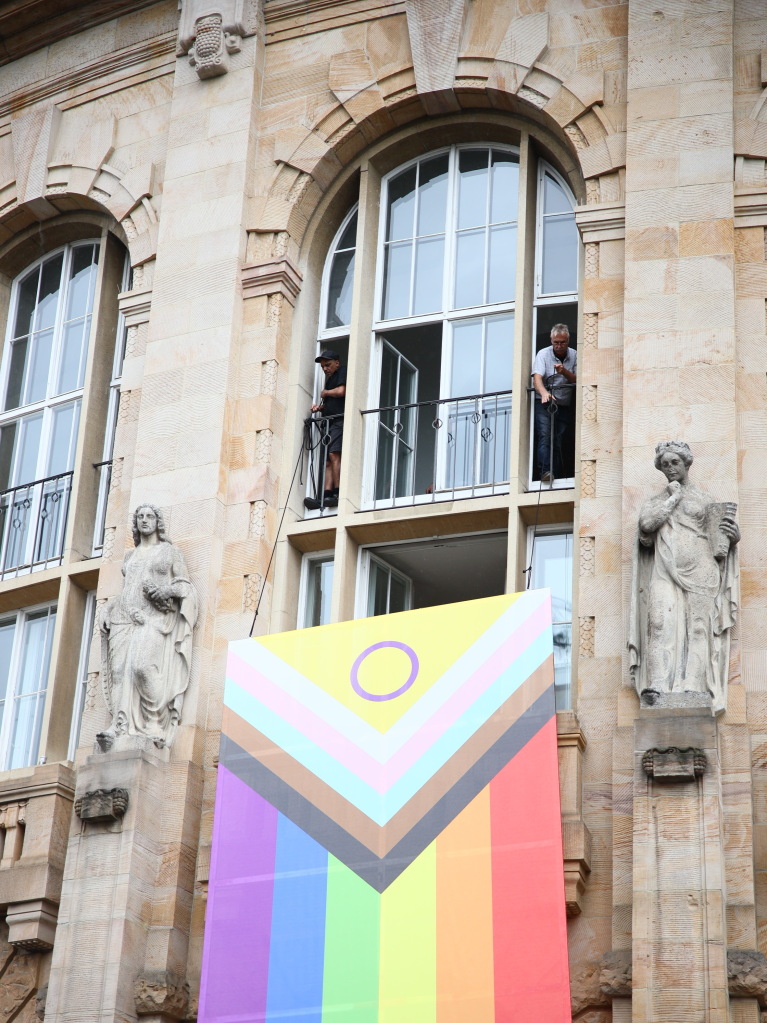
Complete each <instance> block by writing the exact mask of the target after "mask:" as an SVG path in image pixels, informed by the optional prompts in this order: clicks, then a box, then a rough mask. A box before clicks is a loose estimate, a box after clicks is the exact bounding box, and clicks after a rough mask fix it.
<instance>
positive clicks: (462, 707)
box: [227, 602, 550, 793]
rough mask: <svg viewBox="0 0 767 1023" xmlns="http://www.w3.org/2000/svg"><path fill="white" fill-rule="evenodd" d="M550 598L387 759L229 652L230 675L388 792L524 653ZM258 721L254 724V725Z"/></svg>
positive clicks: (545, 621)
mask: <svg viewBox="0 0 767 1023" xmlns="http://www.w3.org/2000/svg"><path fill="white" fill-rule="evenodd" d="M549 621H550V612H549V605H548V602H544V603H543V604H541V605H540V606H539V607H537V608H536V609H535V610H534V611H533V612H532V613H531V614H530V616H529V618H526V619H525V621H524V622H521V623H520V624H519V626H518V627H517V629H516V630H515V631H514V633H513V634H512V635H511V636H510V637H509V638H508V639H507V640H506V641H505V642H504V643H502V644H501V646H500V647H498V649H497V650H496V651H495V652H494V653H493V654H491V655H490V657H489V658H488V659H487V660H486V661H484V662H483V664H481V665H479V666H478V667H477V668H476V669H475V670H474V672H473V673H472V674H471V675H470V676H469V678H468V679H467V680H466V681H465V682H463V683H462V684H461V686H460V687H459V689H458V690H457V691H456V692H454V693H453V694H452V695H451V696H450V697H448V699H447V700H445V702H444V704H443V705H442V706H441V707H439V708H438V709H437V710H436V711H435V712H434V714H433V715H432V716H431V717H430V718H429V723H428V728H425V727H424V728H420V729H419V730H418V731H417V732H416V733H415V735H413V736H411V738H410V739H408V740H407V741H406V742H405V743H404V744H403V745H402V746H401V747H400V749H398V750H397V751H396V752H395V753H394V754H392V756H391V758H390V759H389V760H388V761H387V762H386V763H385V764H383V765H382V764H380V763H379V762H378V761H377V760H376V759H375V758H374V757H371V756H370V755H369V754H368V753H367V752H366V751H365V750H364V749H362V748H360V747H359V746H358V745H357V744H356V743H355V742H353V741H351V740H350V739H348V738H347V737H346V736H345V735H344V734H343V733H342V732H339V731H338V730H337V729H335V728H333V726H332V725H330V724H328V722H327V721H324V720H323V719H322V718H319V717H317V715H316V714H315V713H314V712H313V711H311V710H310V709H309V708H308V707H305V706H304V705H303V704H301V703H299V702H298V700H296V698H295V697H293V696H291V695H290V694H289V693H286V692H285V690H284V689H281V688H280V687H279V685H278V684H277V683H275V681H274V680H273V679H270V678H268V677H267V676H266V675H263V674H262V673H261V672H259V671H258V669H256V668H254V667H253V666H252V665H250V664H248V663H247V662H245V661H242V660H241V659H240V658H239V657H237V656H236V655H235V654H233V653H231V652H230V655H229V661H228V666H227V675H228V677H229V678H230V679H231V680H232V681H233V682H234V683H236V684H237V685H238V686H240V687H241V688H242V689H244V690H245V691H246V692H248V693H250V694H251V695H252V696H254V697H255V698H256V699H258V700H259V701H261V702H262V703H263V704H265V705H266V706H267V707H268V708H269V709H270V710H272V711H274V713H275V714H279V715H280V717H282V718H283V719H284V720H285V721H287V722H288V723H289V724H290V725H292V726H293V727H294V728H297V729H298V730H299V731H300V732H301V733H302V734H303V735H305V736H306V738H307V739H308V740H309V741H310V742H312V743H314V744H315V745H317V746H319V747H320V749H323V750H325V752H326V753H329V754H330V755H331V756H332V757H334V758H335V759H336V760H337V761H338V762H339V763H340V764H342V765H343V766H344V767H346V768H347V769H348V770H350V771H352V772H353V773H354V774H356V775H357V777H359V778H360V779H361V780H362V781H364V782H366V783H367V784H368V785H370V787H371V788H373V789H374V790H375V791H376V792H379V793H384V792H386V791H387V790H388V789H389V788H390V787H391V786H392V785H393V784H394V783H395V782H397V781H398V780H399V779H400V778H401V777H402V776H403V775H404V774H405V773H406V772H407V771H408V770H410V768H411V767H412V766H413V764H415V763H416V762H417V761H418V760H419V759H420V758H421V757H422V756H423V755H424V753H426V752H427V750H428V749H429V748H430V747H431V746H433V745H434V743H435V742H436V741H437V740H438V739H439V738H441V737H442V735H444V733H445V732H446V731H447V730H448V729H449V728H451V727H452V726H453V725H454V724H455V722H456V721H457V720H458V719H459V717H461V715H462V714H464V713H466V711H468V710H469V709H470V708H471V706H472V704H473V703H475V702H476V700H477V699H478V697H479V696H481V695H482V693H484V692H485V691H486V690H487V689H489V688H490V686H491V685H492V684H493V683H494V682H495V681H496V679H497V678H498V677H499V675H500V674H501V673H502V672H503V671H504V669H505V668H507V667H508V665H509V664H511V663H513V662H514V660H516V658H517V657H518V656H519V655H520V654H521V653H523V652H524V651H525V650H526V649H527V647H528V646H529V645H530V644H531V643H532V642H533V641H534V640H535V639H537V638H538V636H539V635H540V634H541V632H543V631H544V630H545V629H546V628H548V626H549ZM256 727H257V726H256Z"/></svg>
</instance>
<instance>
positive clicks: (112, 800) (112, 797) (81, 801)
mask: <svg viewBox="0 0 767 1023" xmlns="http://www.w3.org/2000/svg"><path fill="white" fill-rule="evenodd" d="M127 809H128V790H127V789H94V790H93V791H92V792H84V793H83V795H81V796H78V797H77V799H75V813H76V814H77V816H78V817H79V818H80V820H81V821H89V822H90V823H91V824H97V823H99V822H101V821H109V822H112V821H118V820H120V818H121V817H124V816H125V811H126V810H127Z"/></svg>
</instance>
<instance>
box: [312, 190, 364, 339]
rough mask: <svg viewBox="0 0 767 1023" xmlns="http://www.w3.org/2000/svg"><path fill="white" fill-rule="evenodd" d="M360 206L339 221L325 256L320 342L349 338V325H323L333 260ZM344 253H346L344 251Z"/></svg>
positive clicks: (318, 328)
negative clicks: (339, 224)
mask: <svg viewBox="0 0 767 1023" xmlns="http://www.w3.org/2000/svg"><path fill="white" fill-rule="evenodd" d="M359 208H360V205H359V203H358V202H356V203H355V204H354V205H353V206H352V207H351V209H350V210H349V212H348V213H347V214H346V216H345V217H344V219H343V220H342V221H341V226H340V227H339V228H338V230H337V231H336V233H335V235H334V236H333V241H332V242H331V243H330V247H329V248H328V252H327V255H326V256H325V264H324V266H323V268H322V285H321V287H320V317H319V323H318V325H317V338H318V340H320V341H326V340H327V341H330V340H332V339H333V338H338V337H340V338H345V337H348V336H349V330H350V324H348V323H345V324H343V325H342V326H340V327H326V326H325V323H326V321H327V318H328V299H329V288H330V273H331V270H332V268H333V261H334V259H335V255H336V252H337V251H338V243H339V242H340V241H341V238H342V237H343V235H344V231H345V230H346V228H347V227H348V226H349V223H350V221H351V220H352V218H353V217H354V216H355V215H356V214H358V213H359ZM359 227H360V222H359V219H358V220H357V234H356V236H355V244H354V253H355V260H356V255H357V252H358V250H359ZM344 251H347V250H346V249H344Z"/></svg>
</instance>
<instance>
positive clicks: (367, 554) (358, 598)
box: [354, 541, 413, 619]
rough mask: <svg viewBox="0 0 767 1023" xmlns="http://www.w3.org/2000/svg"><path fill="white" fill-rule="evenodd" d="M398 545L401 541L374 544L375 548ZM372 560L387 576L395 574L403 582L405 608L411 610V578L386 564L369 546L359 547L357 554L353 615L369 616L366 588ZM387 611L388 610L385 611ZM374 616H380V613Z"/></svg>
mask: <svg viewBox="0 0 767 1023" xmlns="http://www.w3.org/2000/svg"><path fill="white" fill-rule="evenodd" d="M395 544H396V545H397V546H400V544H401V541H392V543H389V544H376V545H375V547H376V549H378V548H381V547H387V546H394V545H395ZM373 562H376V563H377V564H378V565H380V566H381V568H382V569H384V571H386V572H388V573H389V576H390V578H391V576H393V575H394V576H396V577H397V578H398V579H400V580H401V581H402V582H403V583H404V584H405V589H406V591H407V598H406V603H407V604H408V605H409V606H408V607H407V608H406V609H405V610H408V611H409V610H412V606H413V580H412V579H410V578H409V577H408V576H406V575H403V574H402V572H398V571H397V569H396V568H392V566H391V565H389V564H387V563H386V562H385V561H384V560H383V559H382V558H379V557H376V555H375V554H374V553H373V550H372V549H371V548H370V547H361V548H360V550H359V553H358V555H357V589H356V593H355V598H354V617H355V619H356V618H369V617H370V615H369V614H368V589H369V586H370V566H371V564H372V563H373ZM386 613H387V614H388V613H389V612H388V611H387V612H386ZM376 617H381V616H380V615H378V616H376Z"/></svg>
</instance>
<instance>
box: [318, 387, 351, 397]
mask: <svg viewBox="0 0 767 1023" xmlns="http://www.w3.org/2000/svg"><path fill="white" fill-rule="evenodd" d="M345 397H346V384H339V385H338V387H331V388H330V390H325V391H320V398H345Z"/></svg>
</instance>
